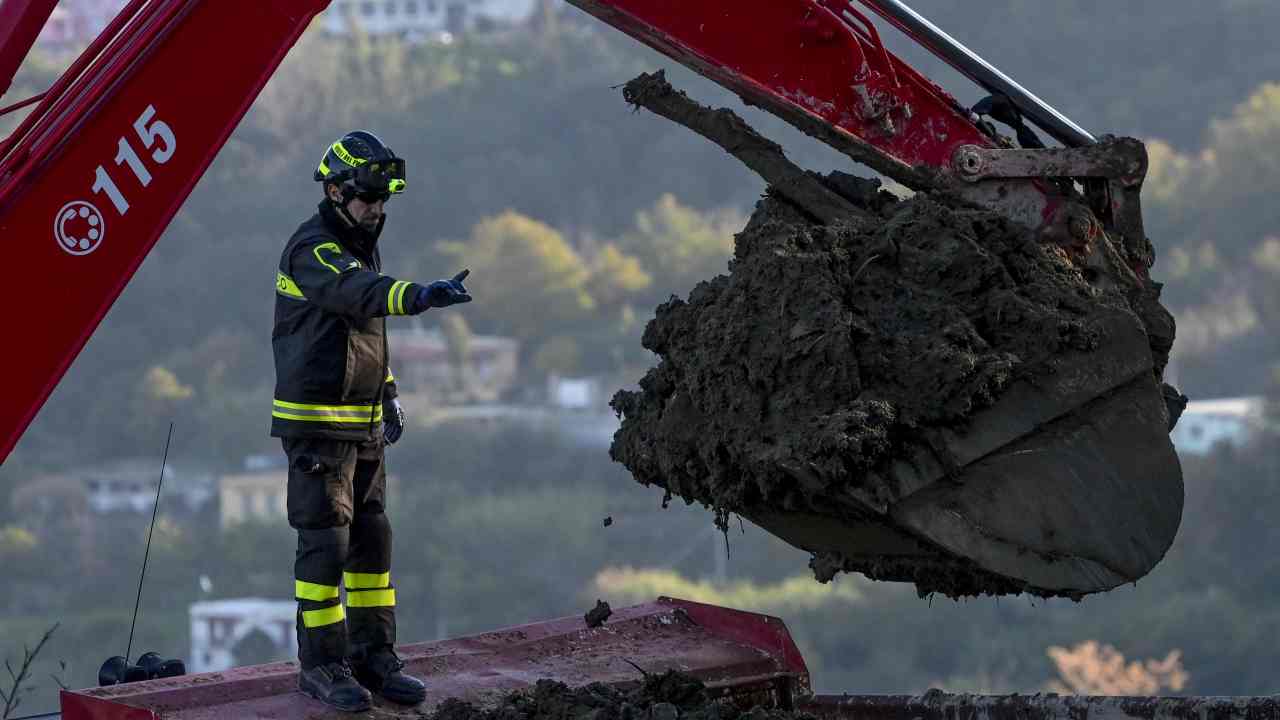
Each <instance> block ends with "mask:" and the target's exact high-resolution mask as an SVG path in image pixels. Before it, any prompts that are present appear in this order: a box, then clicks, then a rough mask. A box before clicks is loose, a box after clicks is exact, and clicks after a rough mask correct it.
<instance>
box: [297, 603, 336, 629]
mask: <svg viewBox="0 0 1280 720" xmlns="http://www.w3.org/2000/svg"><path fill="white" fill-rule="evenodd" d="M345 619H347V613H346V612H345V611H343V609H342V606H341V605H334V606H333V607H327V608H321V609H320V610H303V611H302V625H303V627H309V628H316V627H324V626H325V625H332V624H334V623H340V622H342V621H343V620H345Z"/></svg>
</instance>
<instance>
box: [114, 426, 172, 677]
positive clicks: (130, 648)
mask: <svg viewBox="0 0 1280 720" xmlns="http://www.w3.org/2000/svg"><path fill="white" fill-rule="evenodd" d="M171 440H173V422H172V421H170V422H169V437H167V438H165V441H164V458H163V459H161V460H160V482H158V483H156V504H155V505H154V506H153V507H152V508H151V527H149V528H147V549H146V551H145V552H143V553H142V573H141V574H140V575H139V576H138V597H137V599H135V600H134V601H133V622H131V623H130V624H129V645H128V646H127V647H126V649H125V651H124V657H125V662H128V660H129V653H130V652H132V651H133V629H134V628H135V627H136V626H137V625H138V606H139V605H141V604H142V581H143V580H144V579H145V578H146V577H147V558H148V557H150V556H151V533H152V532H153V531H154V530H155V529H156V513H157V512H158V511H159V510H160V488H161V487H163V486H164V467H165V465H167V464H168V463H169V441H171Z"/></svg>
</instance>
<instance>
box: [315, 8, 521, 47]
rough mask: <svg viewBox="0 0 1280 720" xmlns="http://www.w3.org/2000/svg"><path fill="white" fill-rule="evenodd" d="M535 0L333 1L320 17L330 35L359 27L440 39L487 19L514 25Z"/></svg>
mask: <svg viewBox="0 0 1280 720" xmlns="http://www.w3.org/2000/svg"><path fill="white" fill-rule="evenodd" d="M533 2H534V0H334V1H333V3H331V4H330V5H329V7H328V9H326V10H325V11H324V14H323V15H322V17H321V27H323V28H324V30H325V32H327V33H329V34H331V35H346V34H348V33H350V32H351V31H352V30H354V29H355V28H357V27H358V28H360V29H361V30H363V31H364V32H366V33H368V34H370V35H401V36H404V37H406V38H408V39H411V40H424V39H439V40H445V41H448V40H449V39H450V36H451V35H454V34H457V33H461V32H469V31H472V30H475V29H476V28H477V27H478V26H481V25H483V24H485V23H486V22H487V23H489V24H491V25H512V24H515V23H519V22H522V21H524V20H525V19H526V18H528V17H529V15H530V14H531V13H532V12H533Z"/></svg>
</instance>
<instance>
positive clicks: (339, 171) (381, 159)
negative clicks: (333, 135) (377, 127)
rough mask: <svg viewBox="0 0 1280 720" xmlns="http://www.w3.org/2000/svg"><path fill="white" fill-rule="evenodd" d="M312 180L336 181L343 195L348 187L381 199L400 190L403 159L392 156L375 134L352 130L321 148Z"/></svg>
mask: <svg viewBox="0 0 1280 720" xmlns="http://www.w3.org/2000/svg"><path fill="white" fill-rule="evenodd" d="M315 180H316V182H324V183H325V184H328V183H334V184H336V185H338V186H339V187H341V188H342V192H343V194H344V195H347V197H350V195H348V194H347V193H348V189H350V190H352V191H354V192H355V193H358V194H370V195H381V196H383V198H384V199H385V198H387V197H390V196H391V195H394V194H397V193H401V192H404V188H405V185H406V183H405V179H404V160H402V159H400V158H398V157H396V154H395V153H394V152H392V151H391V148H389V147H387V146H386V145H384V144H383V143H382V141H381V140H379V139H378V136H376V135H374V134H373V133H371V132H366V131H364V130H356V131H354V132H349V133H347V134H346V135H343V136H342V139H341V140H337V141H335V142H334V143H333V144H332V145H330V146H329V147H328V149H327V150H325V152H324V155H323V156H322V157H321V158H320V166H319V167H317V168H316V172H315Z"/></svg>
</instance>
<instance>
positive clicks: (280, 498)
mask: <svg viewBox="0 0 1280 720" xmlns="http://www.w3.org/2000/svg"><path fill="white" fill-rule="evenodd" d="M281 459H282V460H283V454H282V456H281ZM288 484H289V473H288V468H287V467H285V465H284V463H283V462H282V463H281V464H280V467H278V468H274V469H267V470H250V471H248V472H243V473H234V474H231V475H223V476H222V477H221V478H220V479H219V480H218V524H219V525H220V526H221V527H222V529H223V530H226V529H228V528H231V527H234V526H236V525H239V524H240V523H243V522H245V521H248V520H253V521H256V522H263V523H271V522H281V523H283V522H285V520H286V519H287V518H288V515H289V513H288V505H287V504H286V499H287V496H288V493H287V492H286V491H287V489H288Z"/></svg>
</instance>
